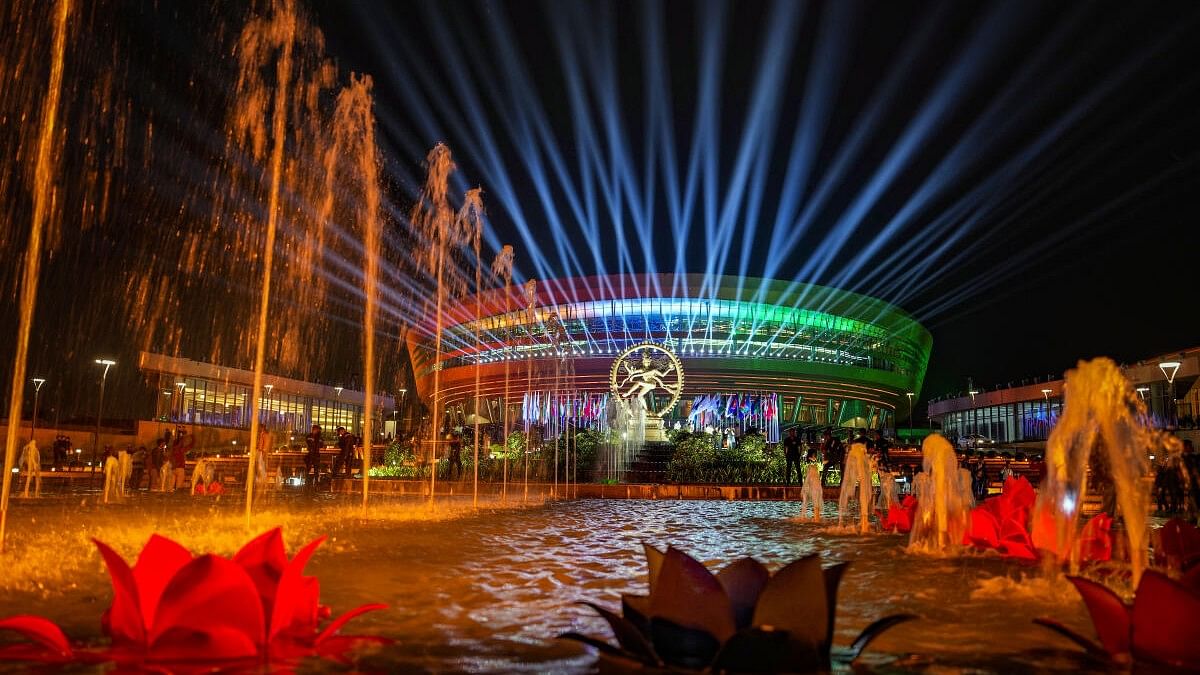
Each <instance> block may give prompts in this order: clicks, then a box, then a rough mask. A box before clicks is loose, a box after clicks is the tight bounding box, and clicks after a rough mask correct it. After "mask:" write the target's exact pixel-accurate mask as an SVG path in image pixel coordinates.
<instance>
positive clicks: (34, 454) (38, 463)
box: [5, 439, 42, 499]
mask: <svg viewBox="0 0 1200 675" xmlns="http://www.w3.org/2000/svg"><path fill="white" fill-rule="evenodd" d="M21 473H23V474H25V492H24V493H23V495H22V496H23V497H25V498H26V499H28V498H29V484H30V483H33V484H34V489H33V496H35V497H39V496H41V494H42V454H41V453H40V452H38V447H37V441H35V440H33V439H29V442H28V443H26V444H25V448H24V449H22V450H21ZM5 475H8V474H5Z"/></svg>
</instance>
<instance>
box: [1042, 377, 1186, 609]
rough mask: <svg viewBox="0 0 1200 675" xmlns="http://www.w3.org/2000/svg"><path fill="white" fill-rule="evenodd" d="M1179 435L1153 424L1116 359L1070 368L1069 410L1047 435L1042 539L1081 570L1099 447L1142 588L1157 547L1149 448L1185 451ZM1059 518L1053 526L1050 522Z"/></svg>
mask: <svg viewBox="0 0 1200 675" xmlns="http://www.w3.org/2000/svg"><path fill="white" fill-rule="evenodd" d="M1178 445H1179V442H1178V441H1177V440H1175V439H1174V438H1171V437H1169V436H1167V435H1166V434H1163V433H1161V432H1158V431H1155V430H1154V429H1152V428H1151V427H1150V426H1149V425H1148V424H1147V421H1146V409H1145V404H1144V403H1142V401H1141V400H1140V399H1139V397H1138V396H1137V395H1136V394H1134V391H1133V388H1132V387H1131V386H1130V384H1129V381H1128V380H1126V379H1125V376H1124V375H1123V374H1122V373H1121V370H1120V369H1119V368H1118V367H1117V364H1116V363H1114V362H1113V361H1112V360H1111V359H1107V358H1098V359H1094V360H1092V361H1080V362H1079V364H1078V365H1077V366H1076V367H1075V369H1074V370H1070V371H1067V374H1066V381H1065V384H1064V385H1063V411H1062V415H1061V416H1060V417H1059V419H1058V423H1057V424H1056V425H1055V427H1054V429H1053V430H1052V431H1051V432H1050V438H1049V439H1047V441H1046V478H1045V479H1044V480H1043V481H1042V484H1041V487H1040V490H1039V494H1038V499H1037V502H1036V504H1035V506H1034V544H1035V545H1036V546H1038V548H1042V549H1046V550H1050V551H1055V552H1058V553H1059V555H1060V556H1061V557H1063V558H1066V559H1068V560H1069V561H1070V564H1071V569H1072V571H1075V570H1077V569H1078V566H1079V552H1078V550H1077V549H1078V546H1077V545H1076V544H1077V541H1078V537H1079V512H1080V511H1081V510H1082V509H1081V508H1080V507H1081V505H1082V504H1083V501H1084V499H1085V498H1086V497H1087V487H1088V486H1087V477H1088V467H1089V465H1090V463H1091V461H1092V459H1093V451H1097V450H1098V451H1099V452H1100V453H1102V455H1101V456H1099V457H1097V459H1099V460H1100V461H1103V462H1105V463H1106V465H1107V468H1108V474H1109V475H1110V476H1111V477H1112V485H1111V486H1110V489H1112V490H1114V491H1115V498H1116V507H1117V509H1118V510H1119V512H1120V514H1121V515H1122V516H1124V518H1123V521H1124V529H1125V534H1126V536H1127V537H1128V541H1129V554H1130V563H1131V566H1132V572H1133V578H1132V580H1131V585H1132V587H1134V588H1136V587H1137V585H1138V581H1139V579H1141V576H1142V571H1143V570H1144V569H1145V568H1146V559H1147V550H1148V546H1149V539H1148V533H1147V530H1146V514H1147V513H1148V512H1149V508H1150V499H1149V486H1148V485H1147V484H1146V483H1145V481H1144V479H1145V477H1146V475H1147V473H1148V469H1149V467H1148V463H1147V454H1148V453H1150V452H1152V451H1153V450H1155V449H1156V448H1161V447H1164V446H1166V447H1168V448H1169V449H1171V450H1174V451H1177V449H1178ZM1047 519H1052V521H1053V528H1051V530H1052V531H1045V530H1046V528H1044V527H1043V526H1042V524H1043V523H1045V522H1046V521H1047Z"/></svg>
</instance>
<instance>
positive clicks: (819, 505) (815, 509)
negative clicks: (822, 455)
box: [800, 462, 825, 523]
mask: <svg viewBox="0 0 1200 675" xmlns="http://www.w3.org/2000/svg"><path fill="white" fill-rule="evenodd" d="M800 493H801V495H802V497H801V502H800V518H801V519H805V518H807V516H805V514H806V513H807V512H808V506H809V504H811V505H812V521H813V522H817V523H819V522H821V509H823V508H825V490H824V488H823V487H822V486H821V467H820V465H819V464H817V463H816V462H809V463H808V464H806V465H805V469H804V486H803V488H802V489H801V492H800Z"/></svg>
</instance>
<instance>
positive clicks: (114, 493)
mask: <svg viewBox="0 0 1200 675" xmlns="http://www.w3.org/2000/svg"><path fill="white" fill-rule="evenodd" d="M132 473H133V458H132V457H130V456H129V453H128V452H125V451H124V450H122V451H120V452H119V453H117V455H116V456H115V457H114V456H112V455H109V456H108V457H107V458H106V459H105V460H104V503H105V504H107V503H109V501H110V500H111V501H118V500H121V499H124V498H125V484H126V482H127V481H128V480H129V476H130V475H131V474H132Z"/></svg>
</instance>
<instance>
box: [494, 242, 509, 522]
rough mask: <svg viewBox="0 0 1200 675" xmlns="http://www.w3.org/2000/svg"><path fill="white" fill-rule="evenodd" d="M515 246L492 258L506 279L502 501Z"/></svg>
mask: <svg viewBox="0 0 1200 675" xmlns="http://www.w3.org/2000/svg"><path fill="white" fill-rule="evenodd" d="M512 264H513V247H512V246H509V245H508V244H505V245H504V247H503V248H501V249H500V252H499V253H497V254H496V258H495V259H494V260H492V275H493V276H495V277H497V278H499V279H501V280H503V281H504V399H503V405H502V408H501V413H500V414H501V420H502V424H503V425H504V432H503V434H502V436H503V439H502V441H501V447H502V448H503V451H502V454H503V457H504V459H503V462H504V472H503V474H502V478H501V483H500V501H502V502H503V501H507V500H508V393H509V391H508V387H509V374H510V371H511V363H510V362H511V361H512V317H510V316H509V314H510V313H511V312H512V296H511V295H509V286H511V285H512Z"/></svg>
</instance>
